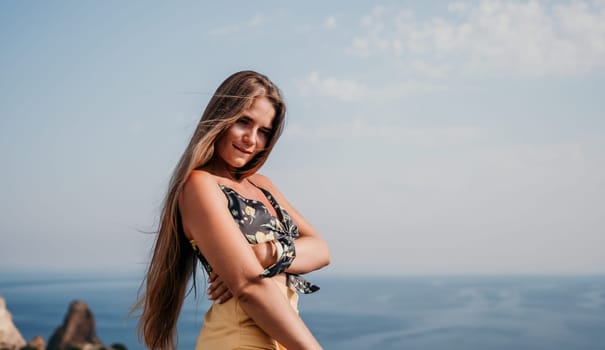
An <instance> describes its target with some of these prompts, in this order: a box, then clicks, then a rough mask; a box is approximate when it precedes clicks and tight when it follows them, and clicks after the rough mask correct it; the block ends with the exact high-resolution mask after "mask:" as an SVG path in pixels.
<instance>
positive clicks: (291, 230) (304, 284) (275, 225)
mask: <svg viewBox="0 0 605 350" xmlns="http://www.w3.org/2000/svg"><path fill="white" fill-rule="evenodd" d="M249 182H250V183H251V184H252V185H254V186H255V187H257V188H258V189H259V190H261V191H262V192H263V194H264V195H265V197H267V199H268V200H269V203H271V206H272V207H273V209H275V212H276V213H277V216H278V217H275V216H273V215H272V214H271V213H270V212H269V210H268V209H267V207H266V206H265V204H264V203H263V202H261V201H257V200H252V199H248V198H246V197H244V196H242V195H240V194H239V193H237V192H236V191H235V190H233V189H231V188H229V187H227V186H224V185H219V187H220V188H221V190H222V191H223V193H224V194H225V196H226V197H227V202H228V204H227V206H228V208H229V211H230V212H231V216H232V217H233V220H234V221H235V223H237V224H238V226H239V228H240V230H241V231H242V234H243V235H244V237H246V240H247V241H248V243H250V244H260V243H265V242H270V241H277V242H276V243H279V246H280V248H282V249H283V252H282V254H281V257H280V258H279V259H278V261H277V262H276V264H274V265H273V266H271V267H269V268H267V269H266V270H265V271H264V272H263V273H262V274H261V276H262V277H272V276H275V275H277V274H278V273H280V272H283V271H285V270H286V269H287V268H288V267H289V266H290V264H291V262H292V260H294V257H295V255H296V254H295V250H294V240H295V239H296V238H298V237H299V233H298V227H297V226H296V224H295V223H294V221H293V220H292V218H291V217H290V215H289V214H288V212H287V211H286V210H285V209H284V208H282V207H281V206H280V205H279V203H277V201H276V200H275V198H274V197H273V195H271V193H269V191H267V190H265V189H264V188H262V187H259V186H256V185H255V184H254V183H252V182H251V181H249ZM191 244H192V246H193V250H194V252H195V253H196V255H197V257H198V258H199V260H200V262H201V263H202V266H203V267H204V269H205V270H206V272H207V273H208V274H210V273H211V272H212V267H211V266H210V264H209V263H208V261H207V260H206V258H204V256H203V255H202V253H201V252H200V250H199V249H198V247H197V245H196V244H195V241H191ZM278 250H280V249H278ZM286 276H287V278H286V281H287V284H288V286H290V287H293V288H295V289H296V290H298V291H299V292H301V293H304V294H309V293H313V292H315V291H317V290H319V287H318V286H316V285H314V284H312V283H309V282H308V281H306V280H305V279H304V278H302V277H301V276H299V275H297V274H292V273H286Z"/></svg>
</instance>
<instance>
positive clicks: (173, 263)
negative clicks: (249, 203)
mask: <svg viewBox="0 0 605 350" xmlns="http://www.w3.org/2000/svg"><path fill="white" fill-rule="evenodd" d="M257 97H266V98H268V99H269V101H271V103H272V105H273V107H274V108H275V117H274V118H273V125H272V130H271V134H270V135H269V140H268V142H267V146H266V148H265V149H264V150H263V151H261V152H259V153H258V154H257V155H256V156H255V157H254V158H253V159H252V160H250V161H249V162H248V163H247V164H246V165H244V166H243V167H241V168H239V169H236V172H235V174H233V175H234V176H235V177H237V178H245V177H247V176H250V175H252V174H254V173H255V172H256V171H257V170H258V169H259V168H260V167H261V166H262V165H263V164H264V163H265V161H266V160H267V157H268V155H269V153H270V152H271V150H272V149H273V146H274V145H275V143H276V141H277V139H278V138H279V136H280V134H281V132H282V129H283V124H284V118H285V113H286V106H285V104H284V101H283V99H282V97H281V93H280V91H279V89H278V88H277V87H276V86H275V85H274V84H273V83H272V82H271V81H270V80H269V79H268V78H267V77H266V76H264V75H262V74H259V73H256V72H253V71H242V72H237V73H235V74H233V75H231V76H230V77H228V78H227V79H226V80H225V81H224V82H223V83H222V84H221V85H220V86H219V87H218V89H217V90H216V92H215V93H214V95H213V96H212V98H211V99H210V102H208V105H207V106H206V109H205V110H204V113H203V114H202V118H201V120H200V122H199V124H198V125H197V127H196V129H195V132H194V133H193V136H192V137H191V141H190V142H189V145H188V146H187V148H186V149H185V152H184V153H183V155H182V156H181V159H180V161H179V163H178V164H177V166H176V168H175V169H174V172H173V174H172V177H171V179H170V183H169V187H168V192H167V194H166V197H165V199H164V203H163V208H162V211H161V215H160V222H159V227H158V235H157V239H156V242H155V247H154V249H153V256H152V258H151V262H150V263H149V268H148V270H147V275H146V277H145V280H144V282H143V286H142V287H144V291H143V292H142V293H141V295H140V296H139V298H138V301H137V304H136V305H135V307H134V309H135V310H136V309H142V312H141V317H140V319H139V325H138V331H139V336H140V337H141V338H142V339H143V341H144V342H145V344H146V345H147V347H149V348H150V349H152V350H155V349H161V350H164V349H176V339H175V334H176V322H177V318H178V315H179V313H180V311H181V307H182V306H183V301H184V299H185V292H186V289H187V283H188V281H189V279H190V278H191V277H192V276H193V277H194V278H193V279H194V281H193V283H194V285H195V270H196V267H197V259H196V256H195V255H194V252H193V249H192V247H191V245H190V243H189V242H188V241H187V238H186V237H185V234H184V231H183V226H182V223H181V217H180V213H179V207H178V200H179V196H180V194H181V191H182V189H183V185H184V183H185V182H186V180H187V178H188V176H189V174H190V173H191V172H192V171H193V170H194V169H197V168H199V167H202V166H204V165H206V164H207V163H208V162H210V160H211V159H212V157H213V156H214V144H215V142H216V141H217V139H218V138H220V136H221V135H222V134H223V132H225V131H226V130H227V129H228V128H229V127H230V126H231V125H233V123H235V121H236V120H237V119H238V118H239V114H240V113H241V112H242V111H243V110H245V109H248V108H250V106H251V105H252V103H253V102H254V99H255V98H257Z"/></svg>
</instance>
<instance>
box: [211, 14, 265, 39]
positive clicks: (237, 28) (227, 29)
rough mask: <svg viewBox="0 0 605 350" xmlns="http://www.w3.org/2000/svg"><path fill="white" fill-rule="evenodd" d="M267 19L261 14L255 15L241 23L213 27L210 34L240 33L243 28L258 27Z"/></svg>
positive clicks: (226, 34)
mask: <svg viewBox="0 0 605 350" xmlns="http://www.w3.org/2000/svg"><path fill="white" fill-rule="evenodd" d="M265 22H266V19H265V17H263V16H261V15H255V16H254V17H252V18H250V19H249V20H247V21H244V22H243V23H239V24H229V25H225V26H222V27H217V28H213V29H211V30H210V31H209V32H208V34H210V35H211V36H228V35H232V34H237V33H240V32H241V31H243V30H246V29H250V28H257V27H260V26H262V25H263V24H265Z"/></svg>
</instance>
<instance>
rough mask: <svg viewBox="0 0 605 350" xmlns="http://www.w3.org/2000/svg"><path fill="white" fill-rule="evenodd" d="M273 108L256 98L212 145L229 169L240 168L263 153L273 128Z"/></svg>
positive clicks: (266, 100)
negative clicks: (259, 153)
mask: <svg viewBox="0 0 605 350" xmlns="http://www.w3.org/2000/svg"><path fill="white" fill-rule="evenodd" d="M274 117H275V108H273V105H272V104H271V102H270V101H269V99H268V98H266V97H258V98H255V99H254V102H253V103H252V105H251V106H250V108H248V109H245V110H243V111H242V112H241V113H240V117H239V119H238V120H237V121H236V122H235V123H234V124H233V125H231V126H230V127H229V128H228V129H227V130H226V131H225V133H224V134H223V135H222V136H221V137H220V138H219V139H218V140H217V141H216V144H215V152H217V154H218V155H219V156H220V158H221V159H222V160H223V161H224V162H225V163H226V165H228V166H229V167H231V168H241V167H243V166H244V165H246V163H248V162H249V161H250V160H252V159H253V158H254V156H256V155H257V154H258V152H260V151H262V150H263V149H265V147H266V146H267V143H268V142H269V136H270V135H271V131H272V128H273V118H274Z"/></svg>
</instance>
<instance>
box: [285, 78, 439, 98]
mask: <svg viewBox="0 0 605 350" xmlns="http://www.w3.org/2000/svg"><path fill="white" fill-rule="evenodd" d="M295 84H296V86H297V87H298V91H299V93H300V94H301V95H303V96H308V95H317V96H325V97H331V98H336V99H338V100H341V101H345V102H354V101H368V100H389V99H396V98H398V97H401V96H406V95H410V94H417V93H427V92H434V91H442V90H445V87H444V86H442V85H438V84H433V83H429V82H421V81H411V80H410V81H401V82H397V83H391V84H387V85H383V86H368V85H366V84H364V83H362V82H359V81H357V80H354V79H338V78H333V77H322V76H321V75H320V74H319V73H318V72H311V73H310V74H309V75H308V76H307V77H305V78H303V79H298V80H297V81H295Z"/></svg>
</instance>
